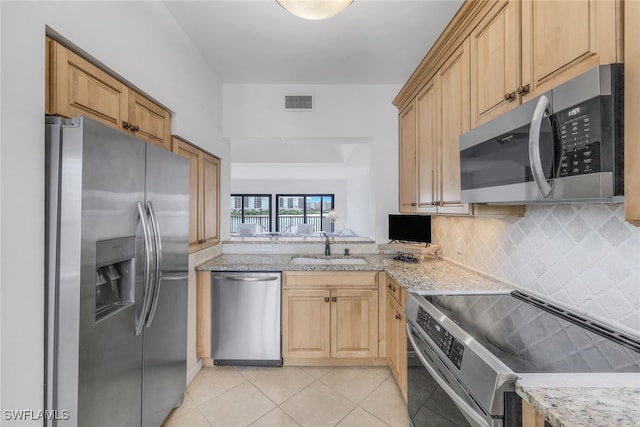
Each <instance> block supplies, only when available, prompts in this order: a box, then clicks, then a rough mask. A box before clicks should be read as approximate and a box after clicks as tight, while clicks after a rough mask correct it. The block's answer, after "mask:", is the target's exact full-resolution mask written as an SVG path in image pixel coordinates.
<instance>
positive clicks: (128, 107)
mask: <svg viewBox="0 0 640 427" xmlns="http://www.w3.org/2000/svg"><path fill="white" fill-rule="evenodd" d="M46 43H47V49H46V89H45V90H46V92H45V93H46V107H45V112H46V114H52V115H58V116H63V117H73V116H75V115H78V114H82V115H85V116H87V117H90V118H92V119H94V120H97V121H99V122H102V123H104V124H106V125H108V126H111V127H113V128H116V129H120V130H122V131H124V132H127V133H130V134H132V135H134V136H136V137H137V138H140V139H142V140H144V141H147V142H151V143H153V144H156V145H159V146H161V147H163V148H165V149H167V150H170V149H171V114H170V113H169V112H168V111H167V110H165V109H164V108H162V107H161V106H159V105H158V104H156V103H154V102H152V101H151V100H149V99H148V98H146V97H144V96H142V95H141V94H139V93H138V92H136V91H135V90H133V89H131V88H129V87H128V86H126V85H125V84H124V83H122V82H121V81H119V80H118V79H117V78H115V77H113V76H112V75H110V74H108V73H106V72H105V71H103V70H101V69H100V68H98V67H97V66H95V65H93V64H92V63H90V62H89V61H87V60H86V59H84V58H82V57H81V56H79V55H77V54H76V53H74V52H72V51H71V50H69V49H67V48H66V47H64V46H63V45H61V44H60V43H58V42H56V41H55V40H51V39H49V38H47V39H46Z"/></svg>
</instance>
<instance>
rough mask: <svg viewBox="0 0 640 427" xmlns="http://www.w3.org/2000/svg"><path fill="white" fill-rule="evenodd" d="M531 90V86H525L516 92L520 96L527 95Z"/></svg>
mask: <svg viewBox="0 0 640 427" xmlns="http://www.w3.org/2000/svg"><path fill="white" fill-rule="evenodd" d="M530 89H531V87H530V86H529V85H524V86H520V87H519V88H518V89H516V91H517V92H518V95H526V94H528V93H529V90H530Z"/></svg>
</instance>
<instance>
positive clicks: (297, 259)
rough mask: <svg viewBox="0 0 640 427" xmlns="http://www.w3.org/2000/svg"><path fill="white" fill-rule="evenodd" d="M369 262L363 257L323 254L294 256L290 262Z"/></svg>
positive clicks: (333, 263) (355, 263)
mask: <svg viewBox="0 0 640 427" xmlns="http://www.w3.org/2000/svg"><path fill="white" fill-rule="evenodd" d="M368 263H369V262H368V261H367V260H366V259H364V258H362V257H354V256H349V257H323V256H294V257H292V258H291V260H290V261H289V264H305V265H365V264H368Z"/></svg>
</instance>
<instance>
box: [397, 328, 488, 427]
mask: <svg viewBox="0 0 640 427" xmlns="http://www.w3.org/2000/svg"><path fill="white" fill-rule="evenodd" d="M407 337H409V341H410V342H411V346H412V347H413V349H414V350H415V352H416V356H418V359H420V362H421V363H422V365H424V367H425V368H426V370H427V371H428V372H429V374H430V375H431V376H432V377H433V379H434V380H436V382H437V383H438V385H439V386H440V387H442V390H444V392H445V393H447V395H448V396H449V397H450V398H451V400H453V402H454V403H455V404H456V406H457V407H458V408H459V409H460V411H462V412H463V413H464V415H465V417H468V418H471V419H472V420H473V424H474V425H477V426H486V427H489V424H488V423H487V421H486V420H485V419H484V417H482V416H481V415H480V414H478V413H477V412H476V411H475V410H474V409H473V408H472V407H471V406H469V404H468V403H467V402H465V401H464V400H462V398H461V397H460V396H458V394H457V393H456V392H455V391H453V389H452V388H451V387H450V386H449V384H447V383H446V381H444V380H443V379H442V377H441V376H440V374H438V373H437V372H436V371H435V369H433V367H432V366H431V365H430V364H429V362H427V360H426V359H425V358H424V356H423V355H422V353H420V348H419V347H418V346H417V345H416V341H415V339H414V338H413V333H412V330H411V326H410V325H409V323H407Z"/></svg>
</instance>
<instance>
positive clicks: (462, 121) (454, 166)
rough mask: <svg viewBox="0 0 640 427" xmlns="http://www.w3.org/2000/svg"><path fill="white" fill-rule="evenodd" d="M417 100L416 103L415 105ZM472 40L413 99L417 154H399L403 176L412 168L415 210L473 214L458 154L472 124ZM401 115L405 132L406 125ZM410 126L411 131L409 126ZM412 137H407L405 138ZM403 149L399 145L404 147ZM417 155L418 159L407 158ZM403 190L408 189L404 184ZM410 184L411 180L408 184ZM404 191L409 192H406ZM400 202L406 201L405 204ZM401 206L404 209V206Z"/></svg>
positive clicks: (401, 190) (461, 47)
mask: <svg viewBox="0 0 640 427" xmlns="http://www.w3.org/2000/svg"><path fill="white" fill-rule="evenodd" d="M414 105H415V107H413V106H414ZM469 106H470V104H469V46H468V41H467V42H465V43H463V44H462V45H461V46H460V47H459V48H458V49H457V50H456V51H455V53H454V54H453V55H451V57H450V58H449V61H447V62H446V63H445V64H444V65H443V66H442V68H440V69H439V70H438V72H437V73H436V76H435V77H434V78H433V79H432V80H431V81H429V82H428V83H427V84H426V85H425V87H424V88H423V89H422V91H421V92H420V93H419V94H418V96H417V97H416V100H415V104H411V107H413V108H412V110H413V109H415V110H417V111H416V112H415V113H413V114H414V116H415V118H414V119H413V120H414V121H415V125H414V136H413V139H414V140H417V144H416V155H415V156H414V157H413V159H412V158H411V157H410V156H408V155H407V156H404V157H403V156H401V157H400V162H401V163H400V165H399V170H400V176H403V175H405V174H408V172H407V171H409V170H413V173H414V182H416V178H415V176H416V174H417V188H415V187H414V188H413V198H414V200H415V199H416V198H417V199H418V203H417V207H414V211H418V212H424V213H433V214H469V213H470V208H469V205H468V204H463V203H461V202H460V155H459V151H460V148H459V142H458V138H459V136H460V134H461V133H463V132H466V131H467V130H469ZM402 120H403V118H402V115H401V116H400V123H401V125H400V126H401V129H402V131H401V135H404V134H405V133H406V132H405V131H404V125H403V122H402ZM409 128H410V127H409V126H407V132H408V131H409ZM409 140H411V138H409V137H406V138H403V142H402V143H404V142H405V141H409ZM402 150H403V149H401V151H402ZM411 160H413V162H414V163H412V164H409V162H410V161H411ZM403 181H409V178H408V177H405V178H404V179H401V180H400V182H401V187H400V192H401V194H403V193H402V192H403V190H404V191H407V188H403V187H402V182H403ZM407 187H408V186H407ZM404 197H406V198H408V197H409V194H408V193H407V194H406V195H405V196H404ZM401 208H402V205H401ZM400 211H401V212H404V211H403V210H402V209H400Z"/></svg>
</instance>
